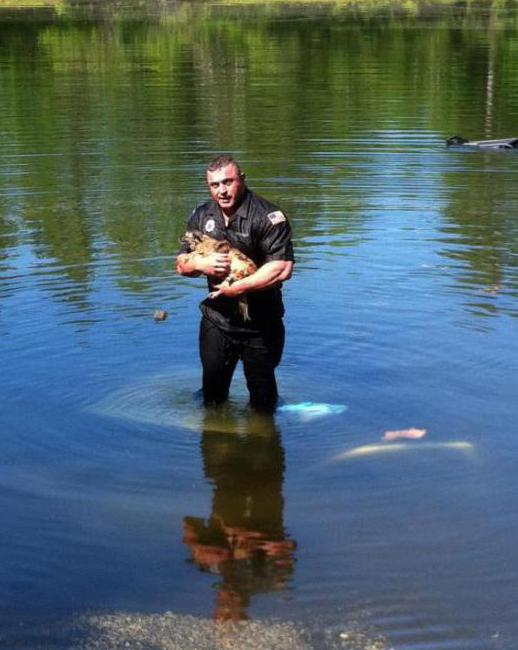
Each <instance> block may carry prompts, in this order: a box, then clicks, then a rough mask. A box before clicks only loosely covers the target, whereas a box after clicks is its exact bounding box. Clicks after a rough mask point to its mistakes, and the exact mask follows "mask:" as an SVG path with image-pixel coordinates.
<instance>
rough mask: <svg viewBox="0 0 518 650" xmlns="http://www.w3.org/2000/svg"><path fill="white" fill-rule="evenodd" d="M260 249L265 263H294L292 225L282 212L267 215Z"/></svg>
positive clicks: (262, 226)
mask: <svg viewBox="0 0 518 650" xmlns="http://www.w3.org/2000/svg"><path fill="white" fill-rule="evenodd" d="M258 243H259V248H260V249H261V251H262V253H263V255H264V261H265V262H274V261H286V262H293V261H295V258H294V256H293V244H292V242H291V227H290V224H289V222H288V220H287V218H286V216H285V215H284V213H283V212H281V211H280V210H276V211H275V212H271V213H269V214H267V215H265V217H264V220H263V223H262V225H261V232H260V236H259V242H258Z"/></svg>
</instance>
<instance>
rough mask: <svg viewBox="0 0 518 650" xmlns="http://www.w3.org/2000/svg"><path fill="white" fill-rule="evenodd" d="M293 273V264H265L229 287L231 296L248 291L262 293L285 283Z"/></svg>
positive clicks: (277, 262)
mask: <svg viewBox="0 0 518 650" xmlns="http://www.w3.org/2000/svg"><path fill="white" fill-rule="evenodd" d="M292 273H293V262H287V261H284V260H279V261H273V262H266V264H263V266H261V267H260V268H259V269H257V271H256V272H255V273H253V274H252V275H249V276H248V277H246V278H243V279H242V280H238V281H237V282H234V283H233V284H232V285H231V290H232V294H233V295H235V296H238V295H241V294H242V293H247V292H249V291H263V290H264V289H270V288H271V287H275V286H277V285H279V284H280V283H281V282H286V280H289V279H290V278H291V275H292Z"/></svg>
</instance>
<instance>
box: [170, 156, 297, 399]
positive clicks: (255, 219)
mask: <svg viewBox="0 0 518 650" xmlns="http://www.w3.org/2000/svg"><path fill="white" fill-rule="evenodd" d="M206 177H207V185H208V188H209V192H210V196H211V200H210V201H208V202H207V203H204V204H203V205H201V206H199V207H198V208H196V209H195V210H194V212H193V213H192V215H191V217H190V218H189V222H188V226H187V229H188V230H189V231H193V230H198V231H200V232H202V233H204V234H205V235H208V236H209V237H212V238H213V239H217V240H226V241H228V242H229V244H230V245H231V246H232V247H235V248H238V249H239V250H240V251H241V252H242V253H244V254H245V255H247V256H248V257H249V258H250V259H251V260H253V262H255V264H256V266H257V271H256V272H255V273H253V274H252V275H250V276H248V277H247V278H243V279H242V280H237V281H235V282H234V283H232V284H231V285H230V286H227V285H225V284H222V281H223V280H224V278H225V277H226V275H227V274H228V272H229V270H230V258H229V256H228V254H224V253H217V252H214V253H211V254H209V255H205V256H201V255H199V254H197V253H196V252H194V253H190V252H189V250H188V248H187V246H186V245H184V246H182V248H181V250H180V253H179V255H178V258H177V266H176V268H177V271H178V273H180V274H181V275H186V276H190V277H195V276H199V275H206V276H207V281H208V286H209V292H210V293H209V297H208V298H206V299H205V300H204V301H203V302H202V303H201V305H200V309H201V312H202V319H201V324H200V357H201V362H202V366H203V397H204V401H205V404H220V403H221V402H223V401H225V400H226V399H227V397H228V392H229V388H230V383H231V381H232V376H233V374H234V370H235V367H236V364H237V362H238V360H239V359H241V360H242V362H243V370H244V373H245V377H246V383H247V387H248V390H249V393H250V403H251V405H252V406H253V407H254V408H256V409H257V410H261V411H267V412H268V411H270V412H271V411H273V410H274V409H275V406H276V403H277V384H276V381H275V368H276V367H277V365H278V364H279V362H280V360H281V356H282V351H283V348H284V324H283V321H282V317H283V315H284V306H283V303H282V295H281V283H282V282H284V281H286V280H289V279H290V277H291V274H292V271H293V262H294V258H293V247H292V243H291V229H290V226H289V223H288V220H287V219H286V217H285V215H284V214H283V213H282V212H281V211H280V210H279V209H278V208H277V206H275V205H273V204H272V203H270V202H269V201H267V200H265V199H263V198H261V197H259V196H258V195H257V194H254V193H253V192H252V191H250V190H249V189H248V188H247V186H246V183H245V175H244V174H243V173H242V172H241V169H240V167H239V164H238V163H237V162H236V161H235V160H234V159H233V158H231V157H230V156H218V157H217V158H215V159H214V160H212V161H211V162H210V163H209V165H208V167H207V176H206ZM243 294H246V295H247V300H248V310H249V316H250V319H249V320H244V319H243V317H242V316H241V314H240V311H239V305H238V299H239V297H242V296H243Z"/></svg>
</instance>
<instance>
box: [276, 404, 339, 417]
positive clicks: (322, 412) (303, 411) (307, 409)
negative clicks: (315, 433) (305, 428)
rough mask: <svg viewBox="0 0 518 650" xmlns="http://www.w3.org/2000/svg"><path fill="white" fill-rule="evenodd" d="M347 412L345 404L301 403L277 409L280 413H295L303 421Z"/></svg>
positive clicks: (285, 405)
mask: <svg viewBox="0 0 518 650" xmlns="http://www.w3.org/2000/svg"><path fill="white" fill-rule="evenodd" d="M346 410H347V406H345V405H344V404H326V403H325V402H299V403H298V404H284V405H283V406H279V408H278V409H277V412H278V413H293V414H295V415H298V416H299V417H300V418H301V419H302V420H313V419H315V418H321V417H324V416H326V415H339V414H340V413H343V412H344V411H346Z"/></svg>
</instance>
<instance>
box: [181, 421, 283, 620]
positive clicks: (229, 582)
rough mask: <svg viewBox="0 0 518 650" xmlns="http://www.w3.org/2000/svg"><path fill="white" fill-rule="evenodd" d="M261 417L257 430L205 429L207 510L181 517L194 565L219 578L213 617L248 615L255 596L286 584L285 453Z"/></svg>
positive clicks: (227, 617)
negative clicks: (209, 504)
mask: <svg viewBox="0 0 518 650" xmlns="http://www.w3.org/2000/svg"><path fill="white" fill-rule="evenodd" d="M257 422H258V420H256V423H257ZM260 422H261V430H260V431H258V432H257V433H256V432H253V433H247V434H245V435H242V434H238V433H221V432H217V431H211V430H210V429H209V428H207V426H205V428H204V431H203V434H202V440H201V451H202V455H203V461H204V470H205V475H206V477H207V478H208V479H210V481H211V482H212V483H213V485H214V491H213V499H212V513H211V516H210V517H209V518H208V519H207V520H205V519H203V518H201V517H185V518H184V540H183V541H184V542H185V543H186V544H187V546H188V547H189V549H190V551H191V555H192V562H193V563H194V564H196V565H197V566H198V567H199V568H200V569H201V570H202V571H208V572H210V573H214V574H217V575H219V576H221V580H220V582H219V583H218V585H217V587H216V589H217V598H216V608H215V613H214V617H215V618H216V619H217V620H241V619H245V618H247V614H246V609H247V607H248V606H249V604H250V601H251V598H252V596H253V595H255V594H259V593H265V592H271V591H277V590H280V589H283V588H285V587H286V585H287V583H288V581H289V579H290V576H291V574H292V572H293V567H294V562H295V558H294V550H295V542H294V541H293V540H291V539H288V537H287V534H286V531H285V529H284V526H283V506H284V499H283V496H282V482H283V475H284V450H283V448H282V445H281V442H280V437H279V433H278V432H277V431H276V429H275V426H274V422H273V418H271V417H268V418H263V417H261V418H260ZM252 428H253V426H252V427H250V429H252Z"/></svg>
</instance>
